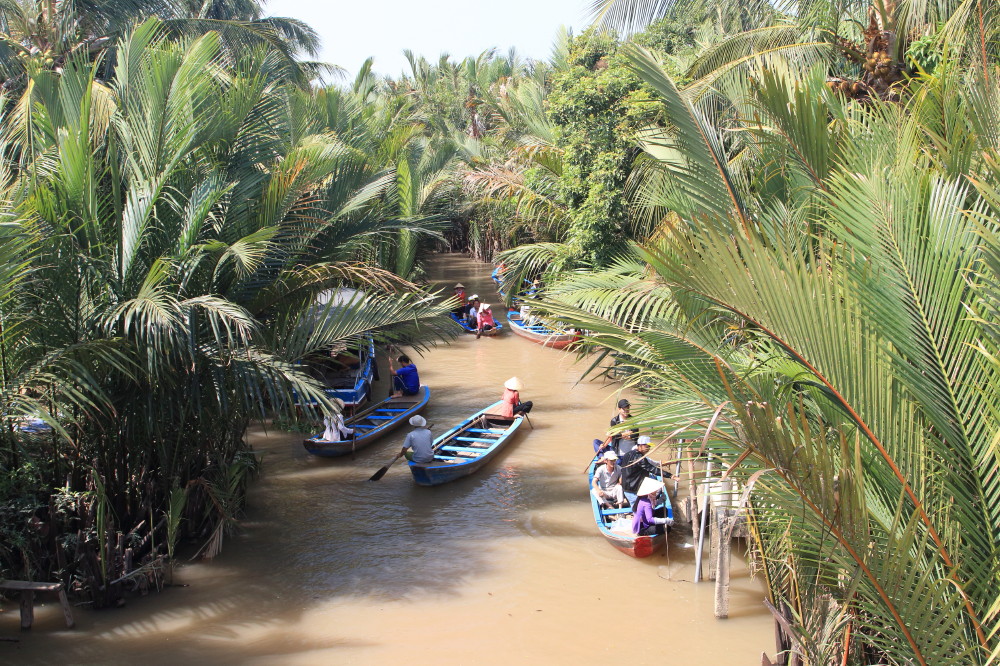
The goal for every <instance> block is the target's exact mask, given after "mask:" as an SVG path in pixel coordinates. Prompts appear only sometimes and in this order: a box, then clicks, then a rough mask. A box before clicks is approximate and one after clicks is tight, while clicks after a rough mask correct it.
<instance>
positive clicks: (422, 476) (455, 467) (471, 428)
mask: <svg viewBox="0 0 1000 666" xmlns="http://www.w3.org/2000/svg"><path fill="white" fill-rule="evenodd" d="M501 404H503V403H502V402H500V401H498V402H495V403H493V404H492V405H490V406H489V407H486V408H485V409H481V410H479V411H478V412H476V413H475V414H473V415H472V416H470V417H468V418H467V419H465V420H464V421H462V422H461V423H459V424H458V425H456V426H454V427H453V428H451V429H450V430H448V431H447V432H445V433H444V434H443V435H441V436H440V437H438V438H437V439H435V440H434V461H433V462H430V463H414V462H411V463H410V473H411V474H413V480H414V481H416V482H417V485H421V486H437V485H441V484H442V483H448V482H449V481H454V480H455V479H459V478H461V477H463V476H468V475H469V474H472V473H473V472H475V471H476V470H478V469H479V468H480V467H482V466H483V465H485V464H487V463H488V462H489V461H490V460H492V459H493V458H495V457H496V456H497V454H498V453H499V452H500V450H501V449H502V448H503V447H504V445H506V444H507V443H508V442H510V440H511V437H512V436H513V435H514V433H515V432H516V431H517V429H518V428H519V427H520V425H521V423H522V422H523V421H524V416H523V415H521V414H517V415H516V416H514V417H513V418H508V417H505V416H499V415H498V414H495V413H494V412H495V411H497V410H499V409H500V405H501Z"/></svg>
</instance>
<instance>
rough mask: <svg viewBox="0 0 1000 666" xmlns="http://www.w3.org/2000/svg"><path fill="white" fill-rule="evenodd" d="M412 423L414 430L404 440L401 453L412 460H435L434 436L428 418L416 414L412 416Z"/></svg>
mask: <svg viewBox="0 0 1000 666" xmlns="http://www.w3.org/2000/svg"><path fill="white" fill-rule="evenodd" d="M410 425H411V426H413V430H411V431H410V432H409V433H408V434H407V435H406V439H404V440H403V450H402V451H400V453H401V454H402V455H404V456H405V457H406V459H407V460H409V461H411V462H415V463H429V462H434V437H433V435H431V430H430V428H428V427H427V419H425V418H424V417H422V416H421V415H420V414H416V415H414V416H411V417H410Z"/></svg>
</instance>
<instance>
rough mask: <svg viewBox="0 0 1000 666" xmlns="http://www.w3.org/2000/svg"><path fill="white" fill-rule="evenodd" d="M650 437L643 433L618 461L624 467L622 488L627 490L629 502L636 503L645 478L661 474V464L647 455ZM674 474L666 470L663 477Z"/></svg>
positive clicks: (626, 495)
mask: <svg viewBox="0 0 1000 666" xmlns="http://www.w3.org/2000/svg"><path fill="white" fill-rule="evenodd" d="M650 444H651V442H650V439H649V436H648V435H643V436H642V437H640V438H639V440H638V441H637V442H636V444H635V448H634V449H632V450H631V451H629V452H628V453H626V454H625V455H623V456H622V457H621V459H620V460H619V461H618V465H619V466H620V467H621V469H622V489H623V490H624V491H625V499H627V500H628V501H629V503H634V502H635V500H636V497H637V495H638V492H639V486H640V485H641V484H642V482H643V480H644V479H648V478H649V476H650V475H651V474H652V475H655V476H658V475H659V474H660V464H659V463H658V462H657V461H655V460H650V459H649V458H647V457H646V456H647V455H648V454H649V447H650ZM671 476H672V475H671V474H670V472H665V473H664V474H663V478H665V479H669V478H670V477H671Z"/></svg>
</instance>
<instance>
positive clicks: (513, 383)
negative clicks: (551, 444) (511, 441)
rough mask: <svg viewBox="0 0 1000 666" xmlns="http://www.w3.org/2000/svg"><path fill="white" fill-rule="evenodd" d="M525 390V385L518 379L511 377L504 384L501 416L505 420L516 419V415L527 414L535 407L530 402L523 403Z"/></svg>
mask: <svg viewBox="0 0 1000 666" xmlns="http://www.w3.org/2000/svg"><path fill="white" fill-rule="evenodd" d="M523 390H524V384H522V383H521V380H520V379H518V378H517V377H511V378H510V379H508V380H507V381H505V382H504V383H503V397H502V398H500V400H501V401H502V402H503V404H502V405H501V406H500V416H502V417H504V418H508V419H511V418H514V415H515V414H527V413H528V412H530V411H531V408H532V407H534V403H532V402H531V401H530V400H528V401H526V402H521V391H523Z"/></svg>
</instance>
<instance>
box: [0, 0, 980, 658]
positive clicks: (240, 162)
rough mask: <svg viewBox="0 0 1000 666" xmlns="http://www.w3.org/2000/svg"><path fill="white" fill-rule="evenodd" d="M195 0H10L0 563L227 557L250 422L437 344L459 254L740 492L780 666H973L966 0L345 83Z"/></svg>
mask: <svg viewBox="0 0 1000 666" xmlns="http://www.w3.org/2000/svg"><path fill="white" fill-rule="evenodd" d="M55 6H57V7H63V5H55ZM67 6H69V5H67ZM73 6H75V5H73ZM199 6H201V5H199ZM206 6H211V7H212V8H213V9H212V11H211V12H209V13H208V14H205V13H204V12H199V11H194V10H192V12H190V13H184V12H183V11H181V10H179V9H177V8H174V9H173V10H171V12H172V13H170V12H166V10H165V9H163V8H161V7H159V5H158V4H157V6H156V7H155V8H154V7H146V6H145V5H143V3H126V5H123V6H122V7H125V8H124V9H122V10H121V11H120V12H117V10H116V8H118V7H119V6H118V5H116V4H114V3H112V4H111V5H109V6H108V7H105V8H102V9H100V10H98V9H94V10H93V12H90V11H89V10H88V11H87V12H83V10H78V11H81V12H83V13H82V14H80V15H66V16H62V17H61V18H60V20H56V19H57V17H55V16H53V15H51V14H50V13H49V12H52V11H54V10H53V9H51V5H48V4H46V5H36V4H34V3H11V4H9V6H8V5H4V6H3V8H2V12H4V13H3V15H2V16H0V18H2V19H3V21H4V22H5V25H7V26H9V27H8V34H9V35H10V39H8V40H7V41H6V42H4V46H3V50H2V51H0V75H2V76H3V78H4V85H3V90H4V97H3V99H2V105H3V118H2V122H0V142H2V150H3V154H4V155H5V156H6V158H7V159H6V160H5V162H4V163H3V168H2V169H0V194H2V201H3V204H2V205H3V211H4V213H5V215H4V219H3V221H2V224H0V270H2V271H3V280H2V281H0V284H2V285H3V287H2V289H0V372H2V378H0V379H2V385H0V390H2V395H3V400H4V406H5V410H4V418H5V421H4V430H3V432H2V434H0V466H2V470H3V472H4V474H3V475H0V484H2V485H0V512H2V515H0V530H2V533H0V567H2V570H0V575H4V576H10V577H34V578H44V577H49V578H61V579H63V580H65V581H67V582H70V583H72V584H73V585H74V586H75V588H76V589H77V590H78V592H79V593H81V594H83V595H84V596H87V597H89V598H91V599H93V600H94V601H95V602H97V603H98V604H111V603H114V602H116V600H117V599H118V598H120V596H121V593H122V585H123V580H122V578H123V572H126V571H128V570H129V568H128V567H126V566H125V564H124V561H123V560H124V558H125V554H126V552H128V551H129V549H130V548H131V552H132V557H134V558H138V559H137V561H143V562H147V563H150V565H152V564H153V563H155V562H158V561H159V560H158V559H157V557H158V554H160V553H161V552H163V551H169V553H171V554H172V553H173V549H174V546H175V544H176V543H177V541H178V540H179V539H181V538H183V537H185V536H190V537H196V538H198V539H199V543H200V544H207V545H206V546H205V547H206V552H209V553H214V552H217V551H218V548H219V546H220V545H221V540H222V537H223V535H224V534H225V530H226V528H227V526H229V525H232V523H233V519H234V517H235V516H236V515H237V514H238V511H239V507H240V503H241V501H242V496H243V492H242V490H243V488H244V486H245V483H246V481H247V479H248V478H249V476H250V475H251V474H252V473H253V471H254V469H255V467H256V464H257V463H256V460H255V459H254V458H253V456H252V455H251V453H250V452H249V451H248V449H247V447H246V445H245V444H244V442H243V437H242V435H243V432H244V430H245V428H246V424H247V423H248V421H249V420H250V419H252V418H258V417H261V416H263V415H265V414H272V413H275V414H282V413H284V414H286V415H288V414H289V413H290V412H291V411H292V402H293V401H292V395H293V391H294V392H295V393H297V394H298V395H304V396H314V395H317V391H318V388H319V387H318V386H316V385H315V383H314V382H312V381H311V380H310V379H309V378H308V377H306V376H304V375H303V374H301V373H299V372H298V371H297V369H296V366H295V362H296V361H297V360H298V359H300V358H302V357H303V356H305V355H306V354H308V353H311V352H314V351H316V350H322V349H327V348H330V347H331V346H334V347H335V346H337V345H342V344H345V343H347V342H349V341H351V340H353V339H355V338H356V337H357V336H359V335H361V334H364V333H369V332H371V333H375V334H376V335H378V336H381V337H382V338H389V339H407V340H410V341H413V340H416V341H417V343H418V344H420V343H422V342H429V341H431V340H433V339H435V338H437V337H441V336H443V335H445V332H444V331H445V330H446V329H441V328H438V327H439V326H443V325H444V324H441V323H440V322H441V321H442V320H443V317H442V314H443V310H444V309H445V308H443V306H441V305H435V304H434V303H433V300H434V299H428V298H427V296H428V294H427V293H426V292H425V291H424V290H423V289H422V288H420V287H418V286H417V285H418V284H419V283H420V281H421V279H422V272H421V265H420V264H421V261H420V260H421V257H423V256H425V255H426V253H428V252H430V251H434V250H441V249H452V250H459V251H469V252H471V253H472V254H473V255H474V256H477V257H479V258H482V259H486V260H494V261H498V262H499V261H503V262H505V264H506V265H507V266H508V271H507V273H506V275H507V276H508V277H507V279H508V280H509V285H519V284H522V280H523V279H524V278H526V277H536V276H539V275H541V276H543V278H544V285H545V289H544V291H543V292H542V297H541V298H540V299H538V301H537V304H536V305H535V308H534V309H535V312H536V313H539V314H542V313H544V314H546V315H547V316H550V317H552V318H558V319H560V320H561V321H562V322H565V323H569V324H571V325H574V326H576V327H578V328H580V329H582V330H585V331H587V334H586V336H585V345H584V353H587V352H596V354H595V355H594V356H592V357H591V358H599V359H601V361H599V362H598V363H596V364H595V365H594V366H593V367H592V368H591V370H590V372H592V373H601V372H606V371H608V369H609V367H611V366H613V370H614V375H615V376H616V377H619V378H624V379H623V381H624V382H625V383H626V384H627V385H630V386H632V387H633V388H635V389H636V390H637V392H638V393H640V394H641V395H642V396H643V402H644V404H643V406H642V407H643V408H642V409H641V410H637V414H638V417H639V419H640V420H641V425H642V427H643V428H644V429H647V430H649V431H651V432H655V433H660V434H661V435H662V438H663V439H666V440H675V439H685V440H695V441H697V442H699V445H700V444H701V443H702V442H703V443H704V447H705V448H706V449H707V451H709V452H710V453H711V455H712V456H714V457H715V458H716V459H717V460H719V461H720V462H723V463H724V464H725V466H726V467H727V468H728V469H729V472H728V473H729V474H730V475H731V476H732V477H733V478H735V479H737V480H738V481H740V482H741V483H742V484H743V486H744V487H745V488H746V489H747V493H746V502H747V507H748V515H749V517H750V526H751V533H752V536H753V549H752V550H753V557H754V560H755V562H756V565H757V567H758V570H759V572H760V574H761V575H762V576H763V578H764V580H765V582H766V584H767V589H768V595H769V599H768V602H769V604H770V605H771V607H772V609H773V612H774V614H775V617H776V622H777V623H778V624H779V626H780V627H781V631H780V635H781V636H782V641H783V648H784V649H785V650H786V651H787V655H786V656H787V658H788V661H789V662H794V661H795V660H798V662H797V663H804V664H824V665H825V664H845V663H852V664H854V663H857V664H869V663H870V664H875V663H894V664H897V663H898V664H904V663H905V664H908V663H920V664H947V663H953V664H969V663H972V664H985V663H989V662H990V661H991V660H993V661H996V660H997V658H998V657H1000V638H998V635H997V630H998V628H1000V593H998V590H1000V580H998V576H1000V514H998V511H1000V509H998V508H997V507H1000V483H998V479H1000V458H998V447H997V441H998V440H997V433H998V432H1000V402H998V399H997V397H996V396H998V395H1000V368H998V362H997V358H998V354H1000V349H998V347H1000V335H998V322H1000V319H998V311H997V308H998V303H1000V243H998V233H1000V229H998V227H997V222H996V220H997V216H998V213H1000V135H998V131H997V128H998V127H1000V67H998V64H1000V53H998V47H997V44H1000V41H998V39H997V38H998V35H1000V12H998V11H997V8H996V7H995V6H994V4H993V3H987V2H984V1H982V0H943V1H942V2H937V3H925V2H918V1H916V0H900V1H899V2H892V1H890V0H874V2H872V1H871V0H867V1H859V2H848V3H832V2H827V1H826V0H818V1H816V2H810V3H805V4H803V3H783V2H759V3H758V2H733V1H731V0H715V1H713V2H710V3H701V2H693V1H687V0H678V1H677V2H674V3H663V2H658V1H653V0H596V1H595V2H594V9H595V12H596V13H597V17H598V25H596V26H595V27H594V28H591V29H589V30H587V31H585V32H584V33H583V34H580V35H577V36H572V35H568V34H567V35H562V36H560V38H559V40H558V44H557V48H556V50H555V52H554V54H553V57H552V58H551V59H550V60H549V61H547V62H536V61H525V60H523V59H521V58H519V57H518V56H517V54H514V53H510V54H506V55H500V54H497V53H495V52H492V51H488V52H485V53H483V54H481V55H480V56H478V57H470V58H467V59H465V60H463V61H461V62H458V63H456V62H453V61H452V60H450V59H448V58H447V57H445V58H442V59H440V60H439V61H437V62H429V61H427V60H426V59H424V58H422V57H419V56H415V55H411V56H410V62H411V73H410V74H409V75H407V76H402V77H399V78H398V79H385V78H381V77H378V76H376V75H374V74H373V73H372V71H371V66H370V64H369V65H367V66H366V67H365V68H363V69H362V71H361V72H359V73H358V74H357V75H356V76H355V77H354V78H353V80H350V81H348V82H346V83H342V84H340V85H335V86H321V85H318V84H316V83H315V82H314V83H312V84H310V80H311V79H312V77H313V76H314V75H315V74H316V73H317V72H318V71H319V70H320V69H321V67H320V66H319V65H316V64H314V63H309V62H303V61H301V60H299V59H297V57H296V56H297V54H299V53H308V51H309V49H311V48H312V47H313V46H314V39H315V37H314V35H313V33H312V32H311V31H310V30H309V29H308V28H307V27H306V26H302V25H301V24H297V23H295V22H294V21H287V20H276V19H263V18H261V14H260V11H259V7H257V5H256V4H255V3H231V6H230V4H223V3H219V4H213V3H209V5H206ZM15 7H16V9H15ZM227 8H228V9H227ZM61 11H62V10H61ZM65 11H68V10H65ZM130 11H131V12H132V13H129V12H130ZM18 12H20V14H19V13H18ZM227 12H228V13H227ZM148 16H155V17H156V18H146V17H148ZM140 17H141V20H138V19H140ZM609 29H610V31H609ZM626 37H627V38H626ZM402 46H405V45H401V47H402ZM339 287H351V288H360V289H362V290H364V291H365V292H366V293H367V294H369V296H368V297H367V298H366V299H364V300H362V301H359V302H356V303H353V304H352V305H351V306H350V308H349V312H350V316H348V317H338V318H327V317H323V316H322V314H323V313H317V312H316V310H315V307H314V306H313V303H314V302H315V297H316V295H317V294H318V293H320V292H322V291H325V290H329V289H336V288H339ZM508 291H511V292H513V291H516V289H508ZM437 300H440V299H437ZM334 321H335V322H336V324H334V323H331V322H334ZM317 397H318V396H317ZM321 407H322V408H323V409H330V408H331V406H330V405H328V404H326V403H323V402H322V401H321ZM28 419H37V421H29V420H28ZM39 423H41V425H38V424H39ZM133 568H134V567H133ZM124 582H127V581H124Z"/></svg>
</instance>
